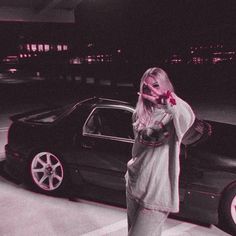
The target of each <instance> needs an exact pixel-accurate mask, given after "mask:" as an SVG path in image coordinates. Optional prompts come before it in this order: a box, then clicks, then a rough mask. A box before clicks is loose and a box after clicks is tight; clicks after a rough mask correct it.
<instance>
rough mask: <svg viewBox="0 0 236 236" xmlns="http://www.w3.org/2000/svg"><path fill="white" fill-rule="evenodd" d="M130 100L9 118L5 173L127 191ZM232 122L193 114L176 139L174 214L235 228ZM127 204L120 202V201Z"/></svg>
mask: <svg viewBox="0 0 236 236" xmlns="http://www.w3.org/2000/svg"><path fill="white" fill-rule="evenodd" d="M133 111H134V106H133V105H132V104H130V103H128V102H124V101H120V100H112V99H105V98H98V97H93V98H88V99H86V100H83V101H79V102H78V103H76V104H73V105H68V106H66V107H62V108H55V109H49V110H41V111H33V112H26V113H24V114H18V115H14V116H12V117H11V119H12V124H11V126H10V128H9V131H8V143H7V145H6V146H5V151H6V163H5V171H6V172H7V173H8V174H9V175H10V176H12V177H13V178H16V179H17V180H20V181H23V182H25V183H30V184H31V185H32V186H34V187H35V188H36V189H37V190H39V191H41V192H43V193H47V194H59V193H60V192H63V191H66V189H67V187H68V185H70V186H71V185H73V186H80V185H82V184H83V185H86V184H93V185H96V186H99V187H103V188H107V189H113V190H116V191H121V192H123V193H124V192H125V179H124V175H125V172H126V164H127V162H128V160H129V159H130V158H131V149H132V144H133V143H134V137H133V129H132V114H133ZM235 131H236V128H235V126H234V125H230V124H223V123H218V122H213V121H204V120H199V119H196V120H195V122H194V124H193V126H192V127H191V128H190V129H189V130H188V132H187V133H186V135H185V137H184V139H183V142H182V144H181V155H180V163H181V174H180V212H179V213H178V215H179V216H182V217H184V218H189V219H192V220H194V219H196V220H198V221H200V222H203V223H211V224H217V223H218V222H219V221H220V222H223V223H224V224H225V225H227V227H229V228H230V229H231V231H232V232H234V233H236V159H235V158H236V155H235V147H236V141H235V140H236V139H235V133H236V132H235ZM124 205H125V202H124Z"/></svg>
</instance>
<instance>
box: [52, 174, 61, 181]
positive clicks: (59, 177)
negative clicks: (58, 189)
mask: <svg viewBox="0 0 236 236" xmlns="http://www.w3.org/2000/svg"><path fill="white" fill-rule="evenodd" d="M54 178H56V179H57V180H59V182H61V181H62V177H61V176H59V175H56V174H55V175H54Z"/></svg>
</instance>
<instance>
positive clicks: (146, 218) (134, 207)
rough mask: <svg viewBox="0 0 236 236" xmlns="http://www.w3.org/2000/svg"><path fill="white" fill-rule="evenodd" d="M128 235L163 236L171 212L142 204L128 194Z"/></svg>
mask: <svg viewBox="0 0 236 236" xmlns="http://www.w3.org/2000/svg"><path fill="white" fill-rule="evenodd" d="M126 202H127V218H128V236H161V232H162V226H163V224H164V222H165V221H166V219H167V217H168V215H169V213H168V212H163V211H158V210H151V209H147V208H144V207H143V206H141V205H140V204H139V203H138V202H137V201H136V200H135V199H132V197H131V196H130V195H129V194H126Z"/></svg>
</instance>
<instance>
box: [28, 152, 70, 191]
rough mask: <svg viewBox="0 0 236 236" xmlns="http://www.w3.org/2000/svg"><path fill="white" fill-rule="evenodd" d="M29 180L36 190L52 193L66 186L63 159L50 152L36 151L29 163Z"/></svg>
mask: <svg viewBox="0 0 236 236" xmlns="http://www.w3.org/2000/svg"><path fill="white" fill-rule="evenodd" d="M29 172H30V177H31V182H32V184H33V185H34V187H36V189H37V190H40V191H41V192H44V193H48V194H54V193H59V192H61V191H62V190H64V189H65V187H66V169H65V165H64V163H63V161H62V160H61V159H60V158H59V157H58V156H57V155H55V154H53V153H51V152H38V153H36V154H34V155H33V157H32V158H31V161H30V163H29Z"/></svg>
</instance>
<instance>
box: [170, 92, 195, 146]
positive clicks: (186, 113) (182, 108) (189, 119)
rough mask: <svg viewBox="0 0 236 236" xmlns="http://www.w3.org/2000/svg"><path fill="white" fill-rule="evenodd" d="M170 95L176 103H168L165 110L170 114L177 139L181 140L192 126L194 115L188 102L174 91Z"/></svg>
mask: <svg viewBox="0 0 236 236" xmlns="http://www.w3.org/2000/svg"><path fill="white" fill-rule="evenodd" d="M172 96H173V98H174V99H175V102H176V104H175V105H168V106H167V110H166V111H167V112H168V113H170V114H171V115H172V117H173V122H174V126H175V132H176V135H177V137H178V140H179V141H181V140H182V138H183V136H184V134H185V133H186V132H187V130H188V129H189V128H190V127H191V126H192V124H193V122H194V120H195V115H194V112H193V111H192V108H191V107H190V106H189V104H188V103H186V102H185V101H184V100H182V99H181V98H179V97H178V96H177V95H176V94H174V93H173V94H172Z"/></svg>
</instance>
